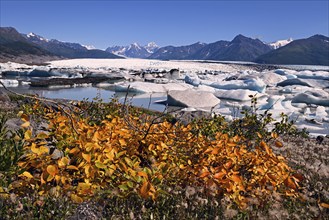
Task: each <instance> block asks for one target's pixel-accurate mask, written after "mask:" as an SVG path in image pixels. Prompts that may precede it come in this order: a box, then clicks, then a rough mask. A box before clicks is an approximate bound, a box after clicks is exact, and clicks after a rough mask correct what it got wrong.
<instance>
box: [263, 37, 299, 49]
mask: <svg viewBox="0 0 329 220" xmlns="http://www.w3.org/2000/svg"><path fill="white" fill-rule="evenodd" d="M292 41H293V39H292V38H289V39H287V40H278V41H276V42H273V43H269V44H268V45H269V46H270V47H272V48H273V49H278V48H280V47H283V46H286V45H287V44H289V43H291V42H292Z"/></svg>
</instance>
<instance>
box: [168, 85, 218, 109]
mask: <svg viewBox="0 0 329 220" xmlns="http://www.w3.org/2000/svg"><path fill="white" fill-rule="evenodd" d="M167 103H168V105H170V106H179V107H194V108H211V107H214V106H216V105H218V104H219V103H220V100H219V99H218V98H216V96H215V95H214V94H212V93H209V92H202V91H195V90H192V89H187V90H184V91H179V90H172V91H169V92H168V97H167Z"/></svg>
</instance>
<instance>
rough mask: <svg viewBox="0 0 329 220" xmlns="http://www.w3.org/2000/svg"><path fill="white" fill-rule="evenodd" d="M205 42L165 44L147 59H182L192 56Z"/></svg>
mask: <svg viewBox="0 0 329 220" xmlns="http://www.w3.org/2000/svg"><path fill="white" fill-rule="evenodd" d="M205 45H206V44H204V43H200V42H197V43H195V44H191V45H187V46H180V47H174V46H166V47H161V48H160V49H158V50H157V51H156V52H154V53H153V54H152V55H151V56H149V57H148V58H149V59H160V60H184V59H188V58H189V57H191V56H193V55H194V54H195V53H196V52H197V51H199V50H200V49H202V48H203V47H204V46H205Z"/></svg>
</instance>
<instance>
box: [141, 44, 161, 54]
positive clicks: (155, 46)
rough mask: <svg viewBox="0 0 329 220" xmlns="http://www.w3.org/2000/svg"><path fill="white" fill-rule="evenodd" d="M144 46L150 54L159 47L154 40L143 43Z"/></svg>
mask: <svg viewBox="0 0 329 220" xmlns="http://www.w3.org/2000/svg"><path fill="white" fill-rule="evenodd" d="M144 48H145V49H146V50H147V52H149V53H151V54H152V53H154V52H155V51H156V50H157V49H159V48H160V47H159V46H158V45H157V44H156V43H155V42H150V43H148V44H147V45H145V46H144Z"/></svg>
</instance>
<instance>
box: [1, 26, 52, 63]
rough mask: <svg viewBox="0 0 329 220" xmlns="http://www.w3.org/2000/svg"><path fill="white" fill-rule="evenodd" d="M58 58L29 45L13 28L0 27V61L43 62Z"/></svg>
mask: <svg viewBox="0 0 329 220" xmlns="http://www.w3.org/2000/svg"><path fill="white" fill-rule="evenodd" d="M53 59H58V57H57V56H56V55H54V54H52V53H50V52H49V51H46V50H44V49H42V48H40V47H39V46H37V45H35V44H33V43H30V42H29V41H27V40H26V39H25V38H24V37H22V36H21V34H20V33H18V32H17V30H16V29H15V28H12V27H0V61H1V62H7V61H17V62H27V63H30V62H38V61H40V62H43V61H46V60H53Z"/></svg>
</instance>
